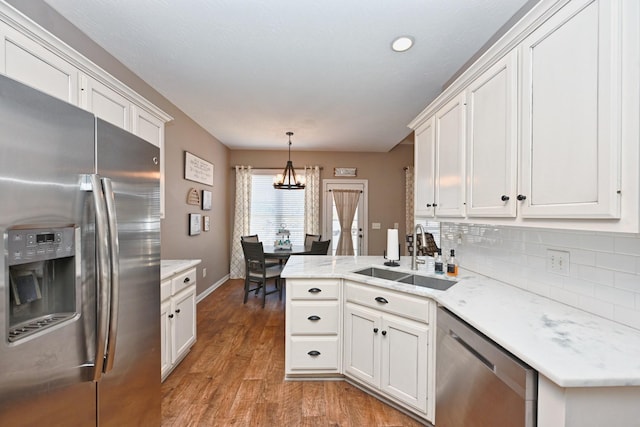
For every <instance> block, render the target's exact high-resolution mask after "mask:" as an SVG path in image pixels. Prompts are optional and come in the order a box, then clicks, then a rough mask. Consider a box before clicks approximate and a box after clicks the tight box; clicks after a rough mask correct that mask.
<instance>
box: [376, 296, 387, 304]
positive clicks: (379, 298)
mask: <svg viewBox="0 0 640 427" xmlns="http://www.w3.org/2000/svg"><path fill="white" fill-rule="evenodd" d="M376 301H378V302H379V303H381V304H388V303H389V301H387V300H386V299H384V298H382V297H376Z"/></svg>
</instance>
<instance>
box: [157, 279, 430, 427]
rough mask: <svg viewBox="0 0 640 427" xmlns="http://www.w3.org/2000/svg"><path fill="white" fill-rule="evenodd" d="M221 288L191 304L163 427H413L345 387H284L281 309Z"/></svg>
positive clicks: (232, 286) (165, 398)
mask: <svg viewBox="0 0 640 427" xmlns="http://www.w3.org/2000/svg"><path fill="white" fill-rule="evenodd" d="M242 286H243V282H242V281H241V280H229V281H228V282H227V283H225V284H224V285H222V286H221V287H220V288H218V289H217V290H216V291H215V292H213V293H212V294H211V295H209V296H208V297H207V298H205V299H204V300H203V301H201V302H200V304H198V341H197V343H196V344H195V345H194V346H193V348H192V349H191V352H190V353H189V354H188V355H187V357H186V358H185V359H184V360H183V362H182V363H181V364H180V365H179V366H178V367H177V368H176V369H175V370H174V371H173V373H172V374H171V375H170V376H169V377H168V378H167V379H166V381H165V382H164V383H163V385H162V425H163V426H181V427H186V426H314V427H315V426H354V427H355V426H358V427H361V426H419V425H421V424H419V423H418V422H416V421H415V420H413V419H412V418H410V417H408V416H406V415H404V414H402V413H401V412H399V411H397V410H395V409H393V408H391V407H390V406H388V405H386V404H384V403H382V402H380V401H378V400H377V399H375V398H373V397H371V396H369V395H367V394H366V393H364V392H363V391H361V390H359V389H357V388H355V387H353V386H352V385H350V384H348V383H347V382H345V381H284V301H279V300H278V295H277V294H272V295H268V296H267V304H266V307H265V308H264V309H262V308H261V304H260V303H261V299H260V298H259V297H254V296H253V295H251V296H250V297H249V301H248V302H247V304H246V305H243V304H242Z"/></svg>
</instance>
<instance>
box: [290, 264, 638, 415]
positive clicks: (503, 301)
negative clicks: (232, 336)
mask: <svg viewBox="0 0 640 427" xmlns="http://www.w3.org/2000/svg"><path fill="white" fill-rule="evenodd" d="M383 262H384V260H383V259H382V258H381V257H324V256H293V257H291V258H290V260H289V262H288V263H287V265H286V267H285V269H284V271H283V274H282V276H283V277H285V278H286V279H287V307H286V310H287V319H286V321H287V330H286V334H287V336H286V340H287V341H286V342H287V353H286V354H287V358H288V360H287V363H286V369H287V371H286V375H287V377H288V378H313V377H327V376H332V377H342V376H343V375H344V376H345V377H346V378H347V379H348V380H350V381H352V382H354V383H356V384H358V385H360V386H362V387H364V388H366V389H367V390H368V391H370V392H372V393H373V394H375V395H378V396H381V397H382V398H384V399H385V400H388V401H390V402H392V403H394V404H396V406H399V407H402V408H404V409H405V410H408V411H410V412H412V413H413V414H414V415H418V416H419V417H421V418H423V419H427V420H429V421H433V420H434V411H433V408H434V403H433V400H434V392H433V390H434V388H435V386H434V384H433V383H434V382H435V381H434V379H435V363H434V360H433V357H434V354H435V348H434V347H435V345H434V344H435V340H434V330H435V322H436V319H435V313H436V310H435V307H436V304H438V305H441V306H444V307H446V308H448V309H449V310H451V311H452V312H453V313H455V314H456V315H457V316H459V317H460V318H461V319H463V320H464V321H466V322H467V323H469V324H470V325H472V326H473V327H474V328H476V329H477V330H479V331H480V332H482V333H483V334H484V335H486V336H487V337H488V338H490V339H491V340H493V341H495V342H496V343H498V344H499V345H501V346H502V347H504V348H505V349H506V350H507V351H509V352H511V353H512V354H513V355H515V356H516V357H518V358H520V359H521V360H522V361H524V362H525V363H527V364H528V365H530V366H531V367H532V368H534V369H535V370H536V371H537V372H538V376H539V380H538V426H541V427H542V426H581V427H583V426H601V425H620V426H631V425H637V423H638V420H640V407H639V406H638V405H637V402H638V401H640V361H639V360H638V358H637V355H638V354H640V332H639V331H638V330H636V329H633V328H630V327H627V326H624V325H621V324H618V323H615V322H612V321H610V320H607V319H603V318H600V317H598V316H595V315H592V314H588V313H586V312H583V311H581V310H577V309H575V308H572V307H569V306H566V305H564V304H561V303H558V302H555V301H552V300H550V299H547V298H544V297H542V296H538V295H535V294H532V293H529V292H527V291H524V290H521V289H519V288H516V287H514V286H510V285H508V284H505V283H502V282H499V281H496V280H493V279H491V278H488V277H485V276H481V275H478V274H475V273H472V272H468V271H464V270H461V274H460V275H459V277H457V280H458V283H457V284H455V285H454V286H453V287H451V288H450V289H449V290H447V291H438V290H433V289H428V288H421V287H418V286H414V285H408V284H403V283H399V282H394V281H390V280H385V279H379V278H373V277H367V276H363V275H360V274H356V273H354V272H355V271H358V270H362V269H365V268H367V267H372V266H374V267H376V268H382V269H385V268H386V267H384V265H383ZM409 267H410V260H409V258H406V257H405V258H402V259H401V262H400V267H397V268H396V269H393V268H390V269H391V270H394V271H404V272H407V273H416V272H412V271H411V270H410V268H409ZM387 269H389V268H387ZM419 273H420V274H426V272H424V271H419ZM325 284H329V285H330V289H331V292H330V296H328V297H327V296H326V295H325V296H319V297H315V298H316V299H317V301H316V302H317V303H318V304H320V306H323V305H324V306H327V305H329V306H330V305H331V304H334V305H335V310H334V312H335V316H336V317H337V318H336V319H334V320H335V323H336V325H337V331H336V334H335V337H336V338H333V336H332V335H331V334H329V333H326V331H319V332H318V331H313V330H312V331H311V333H307V334H306V335H305V334H302V333H299V332H296V330H294V329H293V328H292V322H293V320H298V319H297V318H295V319H293V318H292V315H293V314H292V313H294V312H295V309H296V305H300V304H303V305H306V306H312V303H311V299H310V298H309V297H308V296H306V297H305V298H306V299H307V300H309V301H305V299H301V298H300V295H301V292H300V289H307V288H308V289H309V291H311V290H312V289H317V290H321V291H323V290H324V289H323V287H322V286H323V285H325ZM350 287H362V289H363V290H365V291H366V289H365V288H367V289H375V290H378V291H380V292H390V293H392V294H393V295H396V294H404V295H406V296H407V297H413V298H417V299H418V301H426V302H431V305H429V304H426V305H424V307H425V316H426V317H425V319H424V322H423V324H424V330H425V333H426V337H427V338H426V339H427V343H426V344H427V345H426V347H427V349H428V350H427V349H425V351H424V356H425V357H427V358H428V359H429V361H428V362H425V363H427V372H424V373H420V375H424V382H425V383H426V385H427V387H426V388H427V394H426V396H424V399H426V401H427V402H428V403H425V405H426V406H425V405H422V407H423V408H425V410H420V409H418V410H417V409H416V405H412V404H411V403H406V402H403V400H402V399H398V398H397V397H396V396H394V395H392V394H391V395H390V394H389V393H385V392H384V390H382V391H380V390H378V389H376V388H375V387H372V386H371V384H368V383H366V382H364V381H363V380H362V378H360V377H358V376H357V375H353V374H352V373H350V372H349V369H348V366H349V365H348V363H347V362H346V360H347V354H346V351H345V350H347V347H348V346H347V345H345V344H344V342H345V340H346V336H345V335H346V332H344V331H345V330H346V324H347V322H348V315H347V313H348V312H349V310H350V308H349V307H350V306H352V305H353V304H352V303H353V299H354V298H352V297H353V294H349V293H348V289H349V288H350ZM303 293H304V292H302V294H303ZM327 293H328V294H329V292H327ZM307 295H311V296H315V295H322V292H317V291H316V293H315V294H313V293H308V294H307ZM414 302H415V301H413V300H408V303H409V306H410V305H411V304H413V303H414ZM410 308H411V307H410ZM312 316H313V315H311V316H309V321H307V323H313V322H314V320H311V319H315V318H314V317H312ZM411 316H413V319H411V322H413V323H417V322H415V313H414V314H412V315H411ZM411 316H410V317H411ZM319 317H321V318H323V316H319ZM292 319H293V320H292ZM305 320H306V319H303V320H302V321H303V322H304V321H305ZM323 320H326V319H323ZM315 322H317V320H316V321H315ZM314 338H315V339H316V340H319V341H320V342H322V341H323V340H325V341H327V340H328V341H331V340H332V339H335V340H337V358H338V364H337V366H336V367H335V369H324V368H325V367H323V366H321V367H320V369H318V370H317V371H316V372H317V374H316V375H314V374H313V369H307V370H303V371H302V372H304V373H303V374H299V373H298V372H300V371H297V370H296V369H292V368H295V364H294V365H292V363H291V362H292V360H290V359H291V357H292V356H291V354H290V351H292V348H293V349H295V347H296V345H298V344H299V341H300V340H302V341H303V342H304V341H305V340H306V341H309V342H313V339H314ZM419 345H420V346H422V343H420V344H419ZM313 351H314V350H311V351H310V352H309V356H308V357H309V358H310V359H313V358H318V357H319V358H322V352H321V351H320V354H318V355H316V353H313ZM419 381H420V379H419ZM418 397H419V398H420V399H422V397H420V396H418ZM417 406H420V405H419V404H418V405H417ZM435 420H436V425H437V414H436V415H435ZM634 423H635V424H634Z"/></svg>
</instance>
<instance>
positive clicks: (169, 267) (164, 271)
mask: <svg viewBox="0 0 640 427" xmlns="http://www.w3.org/2000/svg"><path fill="white" fill-rule="evenodd" d="M200 262H202V260H199V259H163V260H161V261H160V280H164V279H166V278H168V277H171V276H173V275H174V274H176V273H177V272H179V271H182V270H186V269H187V268H191V267H194V266H196V265H198V264H200Z"/></svg>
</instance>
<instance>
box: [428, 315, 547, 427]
mask: <svg viewBox="0 0 640 427" xmlns="http://www.w3.org/2000/svg"><path fill="white" fill-rule="evenodd" d="M437 331H438V334H437V343H436V414H435V425H436V427H485V426H486V427H519V426H522V427H535V426H536V412H537V404H536V402H537V395H538V388H537V383H538V373H537V372H536V371H535V370H534V369H532V368H531V367H529V366H528V365H526V364H525V363H524V362H522V361H521V360H519V359H517V358H516V357H515V356H513V355H512V354H510V353H508V352H507V351H506V350H504V349H503V348H501V347H500V346H499V345H497V344H496V343H495V342H493V341H491V340H490V339H488V338H487V337H485V336H484V335H482V334H481V333H480V332H478V331H477V330H475V329H474V328H473V327H471V326H470V325H469V324H467V323H466V322H464V321H463V320H461V319H460V318H458V317H457V316H455V315H454V314H453V313H451V312H450V311H449V310H447V309H446V308H443V307H440V308H438V318H437Z"/></svg>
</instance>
